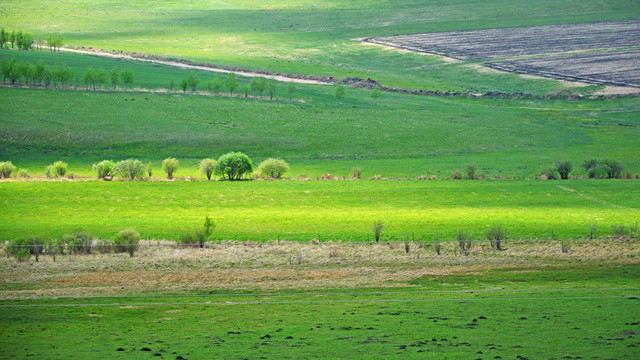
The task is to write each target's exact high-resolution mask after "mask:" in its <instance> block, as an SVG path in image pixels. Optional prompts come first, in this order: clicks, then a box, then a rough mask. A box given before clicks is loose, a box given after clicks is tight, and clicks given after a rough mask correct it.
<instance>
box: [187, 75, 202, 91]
mask: <svg viewBox="0 0 640 360" xmlns="http://www.w3.org/2000/svg"><path fill="white" fill-rule="evenodd" d="M187 82H188V83H189V87H190V88H191V92H196V90H197V88H198V84H200V79H198V77H197V76H196V74H195V73H194V72H193V71H192V72H190V73H189V77H188V79H187Z"/></svg>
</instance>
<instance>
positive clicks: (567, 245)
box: [560, 240, 571, 254]
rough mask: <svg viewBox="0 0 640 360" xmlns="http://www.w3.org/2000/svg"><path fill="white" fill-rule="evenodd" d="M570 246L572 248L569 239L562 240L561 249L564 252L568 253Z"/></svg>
mask: <svg viewBox="0 0 640 360" xmlns="http://www.w3.org/2000/svg"><path fill="white" fill-rule="evenodd" d="M570 248H571V243H570V242H569V240H562V241H560V249H561V250H562V253H563V254H568V253H569V249H570Z"/></svg>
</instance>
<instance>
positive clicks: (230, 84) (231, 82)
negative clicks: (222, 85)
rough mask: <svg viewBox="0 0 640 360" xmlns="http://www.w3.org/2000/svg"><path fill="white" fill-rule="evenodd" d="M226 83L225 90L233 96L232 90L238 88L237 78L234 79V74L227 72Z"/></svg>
mask: <svg viewBox="0 0 640 360" xmlns="http://www.w3.org/2000/svg"><path fill="white" fill-rule="evenodd" d="M226 84H227V90H229V95H231V96H233V92H234V91H235V90H236V89H237V88H238V80H236V74H233V73H232V74H229V77H227V81H226Z"/></svg>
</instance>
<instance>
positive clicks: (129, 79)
mask: <svg viewBox="0 0 640 360" xmlns="http://www.w3.org/2000/svg"><path fill="white" fill-rule="evenodd" d="M120 77H121V78H122V83H123V84H124V87H125V88H126V89H129V85H131V84H133V71H131V69H125V70H122V74H120Z"/></svg>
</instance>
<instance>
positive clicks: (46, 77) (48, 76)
mask: <svg viewBox="0 0 640 360" xmlns="http://www.w3.org/2000/svg"><path fill="white" fill-rule="evenodd" d="M52 80H53V74H52V73H51V70H50V69H49V68H47V67H45V69H44V72H43V73H42V81H43V82H44V87H45V89H47V88H49V85H51V81H52Z"/></svg>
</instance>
